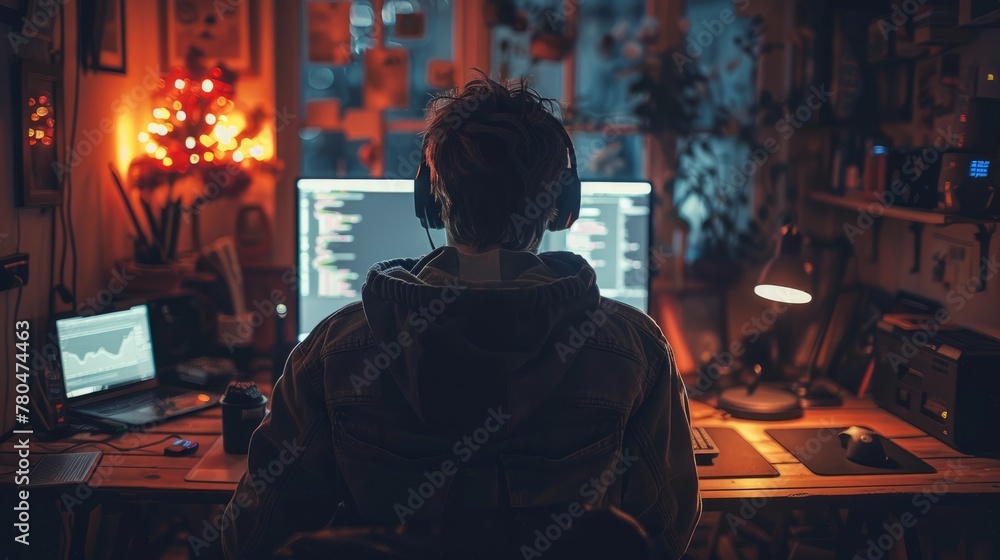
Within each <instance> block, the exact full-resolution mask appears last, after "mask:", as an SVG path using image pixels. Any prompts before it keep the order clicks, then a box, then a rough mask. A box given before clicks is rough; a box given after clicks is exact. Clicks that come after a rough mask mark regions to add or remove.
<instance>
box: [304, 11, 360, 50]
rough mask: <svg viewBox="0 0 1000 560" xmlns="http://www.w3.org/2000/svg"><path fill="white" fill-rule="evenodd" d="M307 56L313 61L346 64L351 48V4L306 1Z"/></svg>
mask: <svg viewBox="0 0 1000 560" xmlns="http://www.w3.org/2000/svg"><path fill="white" fill-rule="evenodd" d="M306 21H307V22H308V25H309V30H308V33H309V35H308V41H309V42H308V58H309V62H310V63H312V64H328V65H331V66H347V65H348V64H350V63H351V61H352V60H353V59H354V56H353V51H352V50H351V3H350V2H308V3H307V4H306Z"/></svg>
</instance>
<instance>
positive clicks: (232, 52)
mask: <svg viewBox="0 0 1000 560" xmlns="http://www.w3.org/2000/svg"><path fill="white" fill-rule="evenodd" d="M258 13H259V6H258V2H257V1H256V0H246V1H243V2H219V1H218V0H160V22H161V23H160V25H161V34H160V39H161V48H160V52H161V62H162V63H163V65H164V66H165V67H167V68H173V67H176V66H181V67H187V68H192V69H193V68H196V67H198V66H201V67H204V68H212V67H214V66H224V67H225V68H227V69H229V70H232V71H234V72H237V73H239V74H243V75H256V74H257V73H258V68H259V60H258V59H259V53H258V48H257V46H256V43H255V42H254V41H252V40H251V38H252V37H254V36H255V35H256V31H257V28H258V27H259V26H258V22H257V18H258Z"/></svg>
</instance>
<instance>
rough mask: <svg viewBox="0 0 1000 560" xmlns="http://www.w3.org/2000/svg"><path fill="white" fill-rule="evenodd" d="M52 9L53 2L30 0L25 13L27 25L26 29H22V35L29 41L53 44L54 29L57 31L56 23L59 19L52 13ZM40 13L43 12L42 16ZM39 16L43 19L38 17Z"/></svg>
mask: <svg viewBox="0 0 1000 560" xmlns="http://www.w3.org/2000/svg"><path fill="white" fill-rule="evenodd" d="M51 9H52V3H51V2H43V1H42V0H29V1H28V9H27V11H26V12H25V13H24V21H25V25H24V28H22V30H21V33H22V34H23V35H24V36H26V37H28V38H29V39H38V40H41V41H45V42H48V43H51V42H52V35H53V29H55V21H56V18H57V17H58V16H57V15H55V14H54V13H53V12H51V11H50V10H51ZM39 12H41V14H39ZM39 15H41V16H42V17H36V16H39ZM39 22H41V23H39ZM29 27H30V30H29Z"/></svg>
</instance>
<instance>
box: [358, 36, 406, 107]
mask: <svg viewBox="0 0 1000 560" xmlns="http://www.w3.org/2000/svg"><path fill="white" fill-rule="evenodd" d="M409 84H410V53H409V51H407V50H406V49H380V48H375V49H369V50H367V51H365V85H364V99H365V107H366V108H368V109H405V108H406V107H408V106H409V103H410V88H409Z"/></svg>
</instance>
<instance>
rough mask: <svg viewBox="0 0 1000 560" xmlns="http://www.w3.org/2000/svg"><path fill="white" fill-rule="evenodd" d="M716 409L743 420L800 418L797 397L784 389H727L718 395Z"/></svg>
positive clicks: (800, 413) (740, 387) (800, 409)
mask: <svg viewBox="0 0 1000 560" xmlns="http://www.w3.org/2000/svg"><path fill="white" fill-rule="evenodd" d="M718 407H719V408H720V409H722V410H724V411H726V412H728V413H729V414H731V415H732V416H733V417H734V418H742V419H744V420H793V419H795V418H799V417H801V416H802V406H801V405H800V404H799V397H798V396H797V395H796V394H795V393H791V392H789V391H786V390H784V389H776V388H774V387H766V386H764V387H757V389H756V390H755V391H754V392H753V393H751V392H750V388H749V387H747V386H739V387H729V388H728V389H725V390H723V391H722V392H721V393H720V394H719V404H718Z"/></svg>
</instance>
